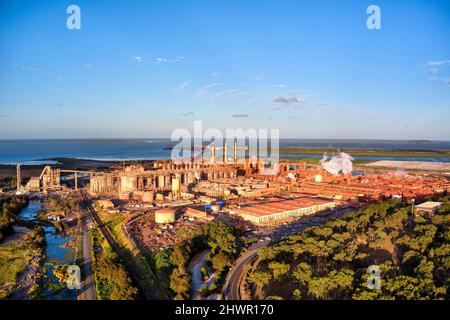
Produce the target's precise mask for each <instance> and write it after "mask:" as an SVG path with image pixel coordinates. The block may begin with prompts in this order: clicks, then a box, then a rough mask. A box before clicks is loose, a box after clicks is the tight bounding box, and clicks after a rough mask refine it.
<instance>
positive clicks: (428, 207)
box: [414, 201, 442, 216]
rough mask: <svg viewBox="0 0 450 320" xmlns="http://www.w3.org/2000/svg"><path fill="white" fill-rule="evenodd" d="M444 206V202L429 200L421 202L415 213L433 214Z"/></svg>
mask: <svg viewBox="0 0 450 320" xmlns="http://www.w3.org/2000/svg"><path fill="white" fill-rule="evenodd" d="M441 206H442V202H435V201H427V202H424V203H421V204H419V205H417V206H416V207H415V208H414V213H415V214H416V216H418V215H421V214H424V213H428V214H429V215H433V214H434V213H435V212H436V210H437V209H439V208H440V207H441Z"/></svg>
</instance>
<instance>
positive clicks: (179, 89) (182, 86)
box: [174, 81, 192, 95]
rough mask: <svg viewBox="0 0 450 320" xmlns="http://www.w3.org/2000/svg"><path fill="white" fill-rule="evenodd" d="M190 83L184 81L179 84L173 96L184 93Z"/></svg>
mask: <svg viewBox="0 0 450 320" xmlns="http://www.w3.org/2000/svg"><path fill="white" fill-rule="evenodd" d="M191 82H192V81H184V82H183V83H181V84H180V85H179V86H178V87H177V88H176V89H175V90H174V92H175V94H176V95H181V94H184V93H186V90H187V88H188V87H189V85H190V84H191Z"/></svg>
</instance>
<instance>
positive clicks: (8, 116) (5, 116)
mask: <svg viewBox="0 0 450 320" xmlns="http://www.w3.org/2000/svg"><path fill="white" fill-rule="evenodd" d="M0 118H11V115H10V114H1V113H0Z"/></svg>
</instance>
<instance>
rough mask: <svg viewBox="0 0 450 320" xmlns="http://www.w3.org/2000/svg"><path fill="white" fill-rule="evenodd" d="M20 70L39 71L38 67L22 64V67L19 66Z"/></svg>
mask: <svg viewBox="0 0 450 320" xmlns="http://www.w3.org/2000/svg"><path fill="white" fill-rule="evenodd" d="M20 70H23V71H30V72H39V71H40V70H39V68H36V67H30V66H22V67H20Z"/></svg>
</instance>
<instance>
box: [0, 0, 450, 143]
mask: <svg viewBox="0 0 450 320" xmlns="http://www.w3.org/2000/svg"><path fill="white" fill-rule="evenodd" d="M71 4H76V5H78V6H79V7H80V9H81V30H69V29H67V28H66V19H67V17H68V14H66V8H67V7H68V6H69V5H71ZM370 4H376V5H378V6H379V7H380V8H381V24H382V29H381V30H368V29H367V27H366V19H367V17H368V15H367V14H366V8H367V7H368V6H369V5H370ZM449 39H450V2H449V1H446V0H444V1H425V0H424V1H418V0H398V1H356V0H355V1H353V0H348V1H347V0H346V1H331V0H329V1H324V0H318V1H298V0H296V1H287V0H281V1H280V0H278V1H265V0H258V1H251V0H227V1H225V0H222V1H212V0H210V1H193V0H185V1H182V0H177V1H173V0H169V1H167V0H164V1H137V0H134V1H127V2H125V1H119V0H107V1H106V0H105V1H100V0H89V1H63V0H54V1H44V0H42V1H23V0H14V1H5V0H0V70H1V72H0V139H9V138H84V137H105V138H106V137H169V136H170V133H171V132H172V131H173V130H174V129H176V128H187V129H190V128H192V126H193V122H194V120H202V121H203V123H204V127H205V128H211V127H214V128H219V129H225V128H279V129H280V130H281V131H280V132H281V136H282V137H286V138H362V139H366V138H372V139H436V140H450V126H449V122H450V41H449Z"/></svg>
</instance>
